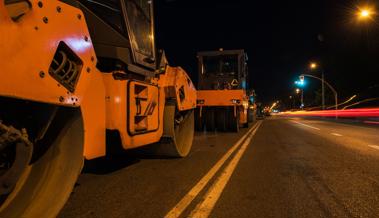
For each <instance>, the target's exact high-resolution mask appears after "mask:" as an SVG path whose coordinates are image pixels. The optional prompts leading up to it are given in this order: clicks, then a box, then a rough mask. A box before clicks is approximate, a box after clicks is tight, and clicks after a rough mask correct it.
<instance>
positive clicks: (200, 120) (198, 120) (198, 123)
mask: <svg viewBox="0 0 379 218" xmlns="http://www.w3.org/2000/svg"><path fill="white" fill-rule="evenodd" d="M195 129H196V131H199V132H202V131H204V113H203V114H202V116H201V117H200V109H199V108H197V109H196V110H195Z"/></svg>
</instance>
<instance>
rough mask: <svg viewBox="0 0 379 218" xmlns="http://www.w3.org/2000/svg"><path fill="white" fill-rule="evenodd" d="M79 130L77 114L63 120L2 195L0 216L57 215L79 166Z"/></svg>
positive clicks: (80, 144)
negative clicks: (43, 151) (56, 132)
mask: <svg viewBox="0 0 379 218" xmlns="http://www.w3.org/2000/svg"><path fill="white" fill-rule="evenodd" d="M79 114H80V113H79ZM83 133H84V129H83V121H82V118H81V116H80V115H78V116H75V117H74V118H73V119H72V120H70V121H68V122H66V123H65V125H64V127H63V129H61V130H60V131H59V132H58V134H57V137H55V138H53V139H52V140H51V144H49V145H47V146H46V147H47V150H46V152H45V153H43V155H42V156H40V157H39V158H38V159H37V160H35V161H34V162H33V163H31V164H29V165H27V167H26V168H25V169H24V170H23V172H22V174H21V176H20V178H19V179H18V180H17V183H16V186H15V187H14V189H13V190H12V191H11V192H10V193H9V194H8V195H7V196H2V197H3V201H2V204H1V206H0V217H9V218H13V217H15V218H16V217H25V218H37V217H38V218H39V217H43V218H50V217H51V218H52V217H56V216H57V215H58V213H59V211H60V210H61V209H62V208H63V206H64V204H65V203H66V201H67V199H68V198H69V196H70V194H71V192H72V190H73V187H74V185H75V182H76V180H77V177H78V175H79V173H80V172H81V169H82V167H83V161H84V159H83V142H84V136H83Z"/></svg>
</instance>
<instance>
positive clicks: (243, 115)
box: [196, 49, 254, 132]
mask: <svg viewBox="0 0 379 218" xmlns="http://www.w3.org/2000/svg"><path fill="white" fill-rule="evenodd" d="M197 57H198V63H199V76H198V80H199V81H198V92H197V111H196V128H197V130H200V131H202V130H204V129H206V130H207V131H214V130H216V129H217V130H219V131H233V132H238V131H239V128H240V127H248V125H249V122H252V121H253V119H254V103H253V99H254V95H253V93H252V92H251V93H249V90H248V65H247V59H248V58H247V55H246V53H245V51H244V50H223V49H220V50H219V51H206V52H199V53H198V55H197Z"/></svg>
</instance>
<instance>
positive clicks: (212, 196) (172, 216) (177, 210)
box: [165, 121, 262, 218]
mask: <svg viewBox="0 0 379 218" xmlns="http://www.w3.org/2000/svg"><path fill="white" fill-rule="evenodd" d="M261 124H262V121H259V122H257V123H256V124H255V125H254V126H253V127H252V128H251V129H250V130H249V131H248V132H247V133H246V134H245V135H244V136H243V137H242V138H241V139H240V140H238V142H237V143H235V144H234V145H233V146H232V147H231V148H230V149H229V150H228V151H227V152H226V154H224V156H223V157H222V158H221V159H220V160H219V161H217V163H216V164H215V165H214V166H213V167H212V168H211V169H210V170H209V171H208V173H207V174H205V175H204V176H203V178H201V180H200V181H199V182H198V183H197V184H196V185H195V186H194V187H193V188H192V189H191V190H190V191H189V192H188V193H187V194H186V195H185V196H184V197H183V198H182V199H181V200H180V201H179V203H177V204H176V205H175V207H174V208H172V209H171V210H170V211H169V212H168V213H167V214H166V216H165V218H178V217H179V216H181V215H182V213H183V211H184V210H186V209H187V207H188V206H189V205H190V204H191V202H192V201H193V200H194V199H195V198H196V197H197V196H198V195H199V193H200V192H201V191H202V190H203V189H204V188H205V186H206V185H207V184H208V183H209V182H210V180H211V179H212V178H213V177H214V176H215V175H216V173H217V172H218V171H219V170H220V169H221V167H222V166H223V165H224V164H225V162H226V161H227V160H228V159H229V158H230V157H231V155H232V154H234V153H235V155H234V157H233V158H232V159H231V160H230V162H229V163H228V165H227V166H226V167H225V168H224V170H223V172H222V173H221V174H220V176H219V177H218V178H217V179H216V180H215V182H214V184H212V186H211V187H210V188H209V190H208V191H207V193H206V194H205V196H204V197H203V200H202V201H201V202H200V203H199V204H198V205H197V206H196V207H195V209H194V210H193V211H192V212H191V214H190V216H189V217H190V218H206V217H209V215H210V213H211V212H212V210H213V208H214V206H215V204H216V203H217V201H218V199H219V197H220V195H221V193H222V191H223V190H224V188H225V186H226V184H227V183H228V181H229V179H230V177H231V175H232V174H233V172H234V170H235V168H236V166H237V164H238V162H239V161H240V159H241V157H242V155H243V154H244V152H245V151H246V149H247V147H248V145H249V144H250V142H251V140H252V139H253V137H254V135H255V134H256V132H257V130H258V128H259V127H260V125H261ZM237 149H238V150H237ZM236 150H237V152H235V151H236Z"/></svg>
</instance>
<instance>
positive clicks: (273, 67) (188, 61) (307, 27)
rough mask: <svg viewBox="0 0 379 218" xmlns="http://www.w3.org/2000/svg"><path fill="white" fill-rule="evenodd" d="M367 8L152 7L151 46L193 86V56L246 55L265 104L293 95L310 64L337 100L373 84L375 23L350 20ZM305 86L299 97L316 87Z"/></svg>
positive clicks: (335, 1) (191, 3)
mask: <svg viewBox="0 0 379 218" xmlns="http://www.w3.org/2000/svg"><path fill="white" fill-rule="evenodd" d="M366 4H367V1H349V0H307V1H304V0H303V1H296V0H292V1H266V0H265V1H263V0H261V1H254V0H252V1H247V0H246V1H237V0H234V1H225V2H223V1H213V0H160V1H159V0H157V1H156V2H155V6H156V11H155V15H156V21H155V22H156V34H157V43H158V47H159V48H163V49H164V50H165V51H166V54H167V56H168V59H169V61H170V64H171V65H175V66H182V67H183V68H184V69H185V70H186V71H187V72H188V73H189V74H190V75H191V77H192V79H193V80H194V81H195V82H196V80H197V78H196V77H197V73H198V72H197V60H196V52H198V51H206V50H217V49H219V48H224V49H245V50H246V52H247V53H248V56H249V73H250V78H251V84H250V86H251V87H252V88H254V89H255V90H256V92H257V94H258V97H259V99H260V101H263V102H265V103H269V102H271V101H274V100H277V99H283V98H286V97H288V96H289V95H292V94H293V90H294V88H295V87H294V85H293V81H294V80H296V79H297V76H298V75H299V74H301V73H302V72H305V70H306V69H307V66H308V64H309V62H310V61H317V62H319V63H320V64H321V65H322V68H323V70H324V71H325V76H326V79H327V80H328V81H329V82H330V83H331V84H333V85H334V86H335V87H336V89H337V91H338V92H339V95H340V97H341V99H342V100H343V99H345V98H348V97H350V96H351V95H353V94H357V93H364V92H367V90H368V89H369V88H370V87H372V86H375V85H377V84H379V28H378V27H379V24H378V23H379V20H378V18H377V19H376V20H377V21H370V22H358V21H357V19H356V17H355V14H354V13H355V10H356V9H357V6H358V5H366ZM368 4H370V5H372V6H374V7H377V6H379V5H377V6H375V2H371V3H370V2H369V3H368ZM314 74H315V75H317V72H314ZM309 83H310V86H309V88H307V89H308V90H306V92H307V93H308V95H312V94H313V93H314V91H315V89H317V88H318V86H319V85H317V84H318V83H317V82H316V81H309ZM311 89H312V90H311ZM376 93H378V92H376ZM371 94H372V91H371ZM378 95H379V93H378Z"/></svg>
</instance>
